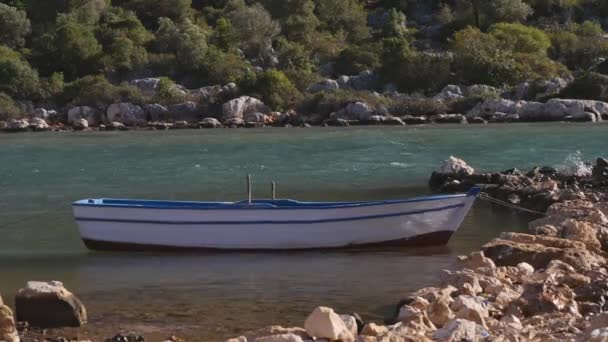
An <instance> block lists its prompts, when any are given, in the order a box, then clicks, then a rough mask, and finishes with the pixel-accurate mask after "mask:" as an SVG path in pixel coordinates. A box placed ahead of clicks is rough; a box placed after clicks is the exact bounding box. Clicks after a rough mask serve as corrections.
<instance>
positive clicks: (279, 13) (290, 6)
mask: <svg viewBox="0 0 608 342" xmlns="http://www.w3.org/2000/svg"><path fill="white" fill-rule="evenodd" d="M262 3H263V4H264V7H265V8H266V9H268V11H269V12H270V14H272V16H273V18H275V19H278V20H279V23H280V24H281V27H282V32H283V34H284V35H285V36H286V37H287V38H288V39H290V40H293V41H298V42H302V41H307V40H310V39H311V38H312V37H311V35H312V34H313V33H314V32H315V31H316V30H317V28H318V26H319V24H320V23H319V19H318V18H317V17H316V16H315V13H314V10H315V3H314V1H313V0H262Z"/></svg>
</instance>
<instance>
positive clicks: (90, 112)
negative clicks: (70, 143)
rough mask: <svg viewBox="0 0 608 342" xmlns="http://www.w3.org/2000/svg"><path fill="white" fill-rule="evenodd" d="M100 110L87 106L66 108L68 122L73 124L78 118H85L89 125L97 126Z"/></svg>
mask: <svg viewBox="0 0 608 342" xmlns="http://www.w3.org/2000/svg"><path fill="white" fill-rule="evenodd" d="M101 117H102V115H101V112H100V111H98V110H97V109H95V108H92V107H88V106H81V107H74V108H71V109H70V110H68V124H69V125H73V124H74V122H76V120H78V119H85V120H87V122H88V123H89V126H93V127H95V126H99V124H101Z"/></svg>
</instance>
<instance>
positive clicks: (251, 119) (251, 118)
mask: <svg viewBox="0 0 608 342" xmlns="http://www.w3.org/2000/svg"><path fill="white" fill-rule="evenodd" d="M243 120H245V122H246V123H259V124H264V123H266V121H267V120H268V117H267V116H266V114H264V113H260V112H250V113H247V114H245V115H244V116H243Z"/></svg>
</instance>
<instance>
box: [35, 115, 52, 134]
mask: <svg viewBox="0 0 608 342" xmlns="http://www.w3.org/2000/svg"><path fill="white" fill-rule="evenodd" d="M30 128H31V129H33V130H34V131H47V130H49V129H50V126H49V124H48V123H46V121H44V119H42V118H36V117H34V118H31V119H30Z"/></svg>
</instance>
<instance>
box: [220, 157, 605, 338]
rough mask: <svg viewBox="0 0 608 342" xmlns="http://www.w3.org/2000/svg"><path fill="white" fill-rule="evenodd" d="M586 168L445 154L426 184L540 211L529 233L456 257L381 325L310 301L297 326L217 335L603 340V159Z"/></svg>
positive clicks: (506, 237) (507, 235)
mask: <svg viewBox="0 0 608 342" xmlns="http://www.w3.org/2000/svg"><path fill="white" fill-rule="evenodd" d="M589 169H590V170H591V172H560V171H558V170H556V169H554V168H548V167H544V168H540V167H539V168H533V169H532V170H529V171H527V172H522V171H519V170H516V169H512V170H508V171H505V172H499V173H476V172H475V170H474V169H473V168H472V167H471V166H469V165H467V163H466V162H464V161H463V160H461V159H458V158H455V157H451V158H450V159H449V160H447V161H446V162H445V163H444V165H443V166H442V167H441V170H440V171H439V172H436V173H433V175H432V176H431V179H430V185H431V187H432V188H433V189H434V190H435V191H440V192H451V191H463V190H467V189H468V188H470V187H471V186H473V185H482V186H483V187H484V191H485V192H488V193H490V194H491V196H495V197H497V198H498V199H500V200H501V201H504V202H505V203H507V204H511V205H514V206H515V205H516V206H522V207H526V208H528V209H531V210H537V211H542V212H543V213H544V215H543V216H542V217H541V218H539V219H536V220H534V221H531V222H530V223H529V233H511V232H505V233H502V234H500V236H498V237H497V238H495V239H494V240H492V241H489V242H488V243H487V244H485V245H484V246H483V247H482V248H481V250H480V251H475V252H473V253H471V254H469V255H466V256H460V257H458V263H459V265H460V268H459V269H455V270H445V271H443V273H442V274H441V275H440V277H439V279H438V281H437V283H436V284H435V286H433V287H427V288H423V289H420V290H418V291H415V292H413V293H411V294H410V295H409V296H407V297H406V298H404V299H403V300H402V301H400V302H399V304H398V305H397V308H396V314H395V316H394V317H391V318H390V319H388V320H387V322H388V323H390V324H378V323H374V322H361V321H355V322H356V323H357V324H356V330H355V328H354V325H353V324H352V323H351V321H352V320H351V317H352V318H353V319H354V316H349V315H339V314H338V313H335V312H334V310H332V309H331V308H327V307H317V308H316V309H314V311H313V312H312V313H311V314H310V316H309V317H308V318H307V319H306V321H305V322H304V327H303V328H299V327H291V328H284V327H281V326H272V327H269V328H266V329H261V330H258V331H254V332H251V333H248V334H244V335H243V336H239V337H237V338H232V339H229V340H227V341H226V342H252V341H253V342H305V341H342V342H380V341H382V342H401V341H408V342H409V341H420V342H422V341H444V342H456V341H501V342H502V341H504V342H506V341H509V342H511V341H581V342H582V341H608V304H607V301H606V299H608V270H607V266H608V264H607V261H608V259H607V258H608V253H607V251H608V217H607V215H608V196H607V195H606V187H605V186H606V184H607V183H608V161H606V160H605V159H602V158H600V159H598V160H597V161H596V164H595V165H593V166H589Z"/></svg>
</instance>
